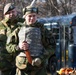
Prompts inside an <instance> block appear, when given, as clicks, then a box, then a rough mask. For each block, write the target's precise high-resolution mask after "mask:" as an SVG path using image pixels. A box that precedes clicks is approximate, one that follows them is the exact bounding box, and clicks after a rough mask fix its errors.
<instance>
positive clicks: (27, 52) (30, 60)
mask: <svg viewBox="0 0 76 75" xmlns="http://www.w3.org/2000/svg"><path fill="white" fill-rule="evenodd" d="M24 42H26V41H24ZM26 43H27V42H26ZM24 50H25V49H24ZM25 54H26V58H27V60H28V62H29V63H30V64H32V57H31V54H30V52H29V49H27V50H25Z"/></svg>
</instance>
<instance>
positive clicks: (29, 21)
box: [25, 13, 37, 25]
mask: <svg viewBox="0 0 76 75" xmlns="http://www.w3.org/2000/svg"><path fill="white" fill-rule="evenodd" d="M36 20H37V14H36V13H30V14H27V15H25V21H26V24H27V25H31V24H33V23H35V22H36Z"/></svg>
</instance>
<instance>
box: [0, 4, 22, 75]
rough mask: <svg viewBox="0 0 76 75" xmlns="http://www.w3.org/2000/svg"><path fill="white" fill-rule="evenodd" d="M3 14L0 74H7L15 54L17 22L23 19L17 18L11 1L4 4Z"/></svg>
mask: <svg viewBox="0 0 76 75" xmlns="http://www.w3.org/2000/svg"><path fill="white" fill-rule="evenodd" d="M3 14H4V19H3V20H1V21H0V70H1V72H2V74H1V75H9V73H10V71H11V70H12V68H13V66H14V63H15V62H14V59H15V56H16V54H17V49H16V46H17V44H18V35H17V33H18V31H19V29H20V27H21V26H20V25H19V22H23V19H22V18H19V16H18V12H17V9H16V7H15V5H14V4H13V3H8V4H6V5H5V7H4V13H3ZM13 75H14V74H13Z"/></svg>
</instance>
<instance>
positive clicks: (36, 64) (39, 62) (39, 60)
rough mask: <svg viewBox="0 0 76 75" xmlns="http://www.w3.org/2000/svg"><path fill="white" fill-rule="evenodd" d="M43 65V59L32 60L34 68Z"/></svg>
mask: <svg viewBox="0 0 76 75" xmlns="http://www.w3.org/2000/svg"><path fill="white" fill-rule="evenodd" d="M40 65H41V59H40V58H35V59H34V60H32V66H38V67H39V66H40Z"/></svg>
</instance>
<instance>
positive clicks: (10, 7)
mask: <svg viewBox="0 0 76 75" xmlns="http://www.w3.org/2000/svg"><path fill="white" fill-rule="evenodd" d="M14 8H15V6H14V3H8V4H6V5H5V7H4V14H6V13H7V12H8V11H11V10H13V9H14Z"/></svg>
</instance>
